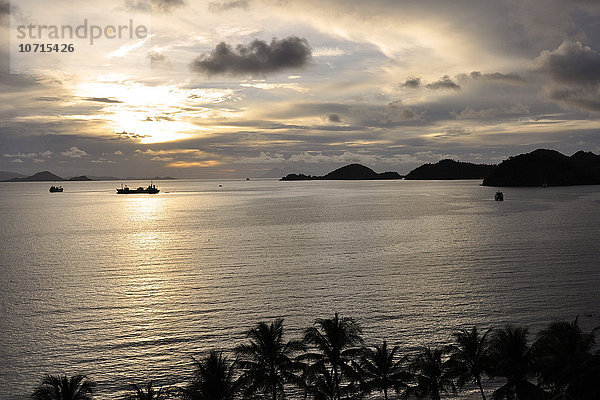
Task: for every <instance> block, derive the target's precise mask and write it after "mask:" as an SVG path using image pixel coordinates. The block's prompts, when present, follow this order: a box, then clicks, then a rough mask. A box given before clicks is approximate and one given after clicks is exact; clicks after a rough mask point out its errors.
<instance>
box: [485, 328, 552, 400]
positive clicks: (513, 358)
mask: <svg viewBox="0 0 600 400" xmlns="http://www.w3.org/2000/svg"><path fill="white" fill-rule="evenodd" d="M527 335H528V329H527V328H523V327H518V326H512V325H506V326H505V327H504V328H502V329H497V330H495V331H494V332H493V334H492V338H491V341H490V364H489V367H488V370H487V373H488V375H489V376H490V377H492V378H494V377H503V378H506V384H504V385H502V386H501V387H499V388H498V389H496V390H495V391H494V394H493V399H494V400H497V399H509V400H512V399H537V398H545V396H546V393H545V392H544V391H543V390H541V389H540V388H539V387H537V386H535V385H534V384H533V383H531V382H529V378H530V377H532V376H533V358H532V354H531V348H530V347H529V345H528V343H527Z"/></svg>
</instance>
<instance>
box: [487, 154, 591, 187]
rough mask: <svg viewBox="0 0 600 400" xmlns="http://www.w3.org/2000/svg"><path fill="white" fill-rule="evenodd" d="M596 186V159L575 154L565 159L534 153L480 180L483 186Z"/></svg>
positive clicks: (502, 165) (509, 161) (512, 159)
mask: <svg viewBox="0 0 600 400" xmlns="http://www.w3.org/2000/svg"><path fill="white" fill-rule="evenodd" d="M598 184H600V156H598V155H596V154H594V153H592V152H585V151H578V152H577V153H575V154H573V155H572V156H570V157H569V156H566V155H564V154H561V153H559V152H558V151H556V150H549V149H537V150H535V151H532V152H531V153H526V154H519V155H518V156H514V157H510V158H508V159H507V160H504V161H502V163H500V164H499V165H498V166H497V167H496V168H494V169H493V170H492V172H491V173H490V174H489V176H488V177H486V178H485V179H484V180H483V185H484V186H570V185H598Z"/></svg>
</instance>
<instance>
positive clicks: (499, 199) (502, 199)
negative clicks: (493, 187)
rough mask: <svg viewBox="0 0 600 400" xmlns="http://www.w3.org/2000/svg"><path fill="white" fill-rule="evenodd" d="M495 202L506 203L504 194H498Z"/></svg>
mask: <svg viewBox="0 0 600 400" xmlns="http://www.w3.org/2000/svg"><path fill="white" fill-rule="evenodd" d="M494 200H496V201H504V193H502V192H496V196H494Z"/></svg>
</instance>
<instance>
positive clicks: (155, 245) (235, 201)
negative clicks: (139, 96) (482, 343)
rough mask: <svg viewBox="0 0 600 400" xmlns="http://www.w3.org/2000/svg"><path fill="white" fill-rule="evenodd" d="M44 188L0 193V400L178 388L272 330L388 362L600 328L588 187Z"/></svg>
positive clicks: (12, 187)
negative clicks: (395, 355) (356, 341)
mask: <svg viewBox="0 0 600 400" xmlns="http://www.w3.org/2000/svg"><path fill="white" fill-rule="evenodd" d="M126 183H128V184H129V186H130V187H137V186H147V185H148V183H149V182H145V181H139V182H133V181H131V182H126ZM50 184H51V183H0V399H26V398H28V397H29V396H30V394H31V392H32V391H33V389H34V387H35V386H36V385H37V384H38V383H39V382H40V381H41V379H42V378H43V376H44V375H45V374H69V375H72V374H76V373H82V374H86V375H88V376H89V377H90V378H92V379H93V380H95V381H96V382H97V384H98V387H97V390H98V394H97V398H98V399H119V398H122V396H123V395H124V394H125V393H127V391H128V389H129V385H130V384H131V383H138V384H139V383H145V382H147V381H149V380H153V381H154V383H155V385H158V386H169V385H175V386H182V385H185V383H186V382H189V380H190V379H191V377H192V376H193V368H194V358H201V357H202V356H203V355H206V354H207V352H208V351H209V350H211V349H224V350H225V351H226V352H227V351H228V350H231V349H232V348H233V347H235V346H236V345H238V344H240V343H243V342H244V340H245V331H246V330H248V329H249V328H251V327H253V326H254V325H255V324H256V323H258V322H260V321H271V320H273V319H275V318H278V317H281V318H283V319H284V329H285V335H286V338H287V339H295V338H300V337H301V335H302V331H303V330H304V329H305V328H306V327H308V326H311V325H312V324H313V323H314V321H315V319H316V318H330V317H332V316H333V315H334V313H336V312H337V313H340V314H341V315H342V316H344V317H352V318H354V319H355V320H356V321H357V322H358V323H359V324H360V325H361V327H362V329H363V334H364V337H365V340H366V343H367V344H376V343H381V341H382V340H384V339H385V340H387V341H388V343H389V344H391V345H398V346H400V349H401V353H402V354H409V353H411V352H412V351H414V350H415V349H416V348H417V347H418V346H427V345H430V346H443V345H445V344H448V343H449V342H450V341H451V340H452V334H453V333H454V332H456V331H457V330H459V329H462V328H466V329H469V328H470V327H472V326H473V325H477V326H478V327H480V328H481V329H485V328H489V327H500V326H503V325H504V324H508V323H510V324H517V325H522V326H526V327H528V328H529V330H530V333H531V339H532V340H533V339H534V338H535V334H536V333H537V332H538V331H539V330H540V329H542V328H544V327H545V326H547V324H549V323H550V322H552V321H556V320H568V321H572V320H574V319H575V318H576V317H578V318H579V323H580V325H581V326H582V327H584V328H585V329H586V330H591V329H592V328H593V327H595V326H598V325H600V223H599V222H600V186H572V187H548V188H541V187H539V188H503V189H502V191H503V192H504V201H503V202H497V201H494V194H495V192H496V190H497V189H496V188H491V187H484V186H481V185H480V181H404V180H393V181H304V182H279V181H277V180H269V179H262V180H249V181H246V180H173V181H158V182H155V184H157V186H158V188H159V189H160V190H161V191H160V193H159V194H157V195H148V194H135V195H134V194H131V195H117V194H116V191H115V188H116V187H119V186H120V184H121V182H62V185H63V187H64V192H63V193H49V192H48V189H49V186H50ZM469 393H471V394H472V395H471V394H469ZM473 393H476V392H473V391H471V392H469V391H467V392H465V393H464V394H462V395H461V396H462V397H460V396H459V398H477V397H476V395H475V394H473Z"/></svg>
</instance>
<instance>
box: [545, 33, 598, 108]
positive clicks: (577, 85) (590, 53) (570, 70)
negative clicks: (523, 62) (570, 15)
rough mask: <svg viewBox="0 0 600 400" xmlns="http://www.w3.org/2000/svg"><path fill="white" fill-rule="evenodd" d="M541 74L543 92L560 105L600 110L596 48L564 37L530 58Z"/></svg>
mask: <svg viewBox="0 0 600 400" xmlns="http://www.w3.org/2000/svg"><path fill="white" fill-rule="evenodd" d="M534 65H535V70H536V71H537V72H540V73H541V74H542V75H544V76H545V78H546V80H545V82H544V91H545V93H546V95H547V96H548V97H549V98H550V99H551V100H554V101H556V102H558V103H560V104H562V105H564V106H567V107H572V108H578V109H583V110H587V111H600V52H598V51H596V50H594V49H592V48H590V47H587V46H584V45H583V44H582V43H581V42H572V41H568V40H567V41H564V42H563V43H562V44H561V45H560V46H559V47H558V48H557V49H556V50H553V51H549V50H545V51H543V52H542V53H541V54H540V55H539V57H537V58H536V59H535V62H534Z"/></svg>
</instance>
